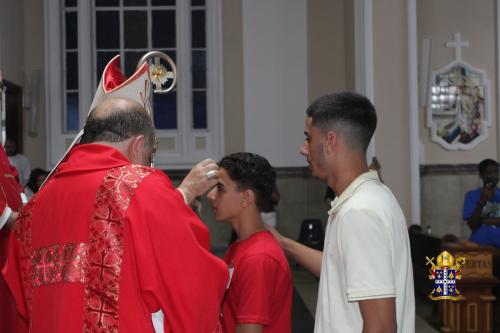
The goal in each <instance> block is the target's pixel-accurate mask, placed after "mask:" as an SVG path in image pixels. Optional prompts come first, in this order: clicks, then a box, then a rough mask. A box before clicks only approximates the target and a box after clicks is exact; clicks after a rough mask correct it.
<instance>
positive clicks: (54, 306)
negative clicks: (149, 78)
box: [3, 144, 228, 333]
mask: <svg viewBox="0 0 500 333" xmlns="http://www.w3.org/2000/svg"><path fill="white" fill-rule="evenodd" d="M208 246H209V234H208V230H207V228H206V227H205V226H204V225H203V223H202V222H201V221H200V220H199V219H198V217H197V216H196V215H195V214H194V213H193V212H192V210H191V209H190V208H189V207H188V206H187V205H186V204H185V203H184V201H183V198H182V196H181V194H180V193H179V192H178V191H176V190H175V189H174V187H173V186H172V183H171V182H170V180H169V179H168V177H167V176H166V175H165V174H164V173H163V172H161V171H158V170H154V169H151V168H148V167H144V166H138V165H131V164H130V162H129V161H128V160H127V159H126V157H125V156H123V155H122V154H121V153H120V152H118V151H117V150H115V149H113V148H111V147H108V146H104V145H98V144H85V145H79V146H76V147H75V148H73V149H72V151H71V152H70V154H69V156H68V158H67V160H66V162H63V163H62V164H61V165H60V166H59V168H58V170H57V172H56V173H55V175H54V177H52V179H51V180H49V182H48V183H47V184H46V185H45V186H44V187H42V189H41V190H40V192H38V193H37V195H36V196H35V197H34V198H33V199H32V200H31V201H30V202H29V203H28V204H27V205H26V206H25V207H24V208H23V210H22V212H21V216H20V217H19V219H18V221H17V222H16V225H15V227H14V235H13V237H11V239H10V253H9V258H8V260H7V264H6V266H5V268H4V270H3V274H4V275H5V278H6V280H7V283H8V285H9V287H10V289H11V291H12V293H13V295H14V297H15V300H16V304H17V306H18V309H19V311H20V312H21V314H22V316H23V317H24V318H25V319H26V321H27V322H28V323H29V325H30V328H31V331H32V332H34V333H37V332H51V333H57V332H121V333H127V332H141V333H142V332H146V333H147V332H154V329H153V325H152V321H151V313H153V312H156V311H158V310H160V309H161V310H162V311H163V312H164V314H165V332H179V333H181V332H182V333H188V332H193V333H194V332H196V333H199V332H215V331H217V330H218V328H219V322H218V316H219V310H220V302H221V300H222V297H223V295H224V290H225V286H226V284H227V280H228V271H227V267H226V265H225V264H224V262H223V261H221V260H220V259H218V258H217V257H215V256H213V255H212V254H210V252H209V249H208Z"/></svg>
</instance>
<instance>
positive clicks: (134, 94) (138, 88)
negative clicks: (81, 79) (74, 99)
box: [89, 55, 151, 114]
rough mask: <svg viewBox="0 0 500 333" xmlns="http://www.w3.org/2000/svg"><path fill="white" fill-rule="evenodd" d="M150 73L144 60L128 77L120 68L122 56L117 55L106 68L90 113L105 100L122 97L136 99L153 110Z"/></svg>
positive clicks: (147, 108)
mask: <svg viewBox="0 0 500 333" xmlns="http://www.w3.org/2000/svg"><path fill="white" fill-rule="evenodd" d="M149 75H150V74H149V66H148V63H147V62H144V63H143V64H142V65H141V66H140V67H139V68H138V69H137V70H136V71H135V73H134V74H132V76H130V77H129V78H127V77H126V76H125V75H124V74H123V73H122V71H121V69H120V56H119V55H117V56H115V57H114V58H113V59H111V60H110V61H109V62H108V64H107V65H106V67H105V68H104V72H103V73H102V77H101V81H100V82H99V85H98V86H97V90H96V92H95V95H94V100H93V101H92V104H91V105H90V110H89V114H90V112H91V111H92V110H93V109H94V108H95V107H96V106H97V105H99V104H100V103H101V102H103V101H104V100H106V99H108V98H120V97H121V98H128V99H131V100H134V101H136V102H137V103H139V104H141V105H142V106H144V108H145V109H146V110H148V112H151V107H150V102H149V96H150V89H151V78H150V76H149Z"/></svg>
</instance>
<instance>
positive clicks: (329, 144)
mask: <svg viewBox="0 0 500 333" xmlns="http://www.w3.org/2000/svg"><path fill="white" fill-rule="evenodd" d="M336 143H337V134H336V133H335V132H333V131H328V132H326V134H325V144H324V148H323V149H325V152H327V153H330V152H332V151H333V149H334V147H335V144H336Z"/></svg>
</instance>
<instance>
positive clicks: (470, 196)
mask: <svg viewBox="0 0 500 333" xmlns="http://www.w3.org/2000/svg"><path fill="white" fill-rule="evenodd" d="M478 201H479V197H477V195H475V193H474V191H469V192H467V194H465V197H464V208H463V214H462V215H463V219H464V221H466V220H468V219H469V218H470V217H471V215H472V213H474V210H475V209H476V205H477V202H478Z"/></svg>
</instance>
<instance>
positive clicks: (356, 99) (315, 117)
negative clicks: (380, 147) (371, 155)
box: [306, 92, 377, 151]
mask: <svg viewBox="0 0 500 333" xmlns="http://www.w3.org/2000/svg"><path fill="white" fill-rule="evenodd" d="M306 114H307V116H308V117H311V118H312V125H313V126H315V127H318V128H319V129H320V130H321V131H323V132H326V131H329V130H333V131H335V132H336V133H338V134H340V135H342V136H343V137H344V139H345V140H346V143H347V145H348V146H349V147H350V148H351V149H361V150H363V151H366V149H367V148H368V145H369V144H370V140H371V138H372V136H373V133H374V132H375V128H376V127H377V114H376V111H375V107H374V106H373V104H372V103H371V102H370V100H369V99H368V98H366V97H365V96H363V95H360V94H358V93H354V92H339V93H335V94H327V95H323V96H321V97H319V98H318V99H316V100H315V101H314V102H313V103H312V104H311V105H310V106H309V107H308V108H307V111H306Z"/></svg>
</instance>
